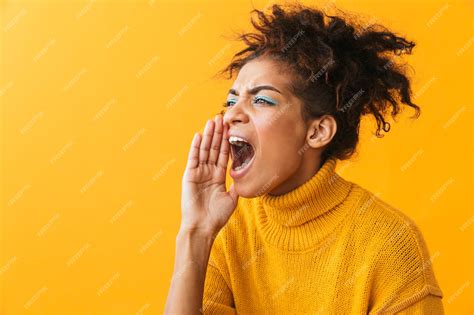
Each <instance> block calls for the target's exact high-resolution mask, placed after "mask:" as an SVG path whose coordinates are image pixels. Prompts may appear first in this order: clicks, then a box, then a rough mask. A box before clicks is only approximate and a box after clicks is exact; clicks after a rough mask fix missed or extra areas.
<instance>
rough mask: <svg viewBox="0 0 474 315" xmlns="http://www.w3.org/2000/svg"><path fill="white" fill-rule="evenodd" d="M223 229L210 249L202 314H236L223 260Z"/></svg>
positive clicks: (225, 264)
mask: <svg viewBox="0 0 474 315" xmlns="http://www.w3.org/2000/svg"><path fill="white" fill-rule="evenodd" d="M224 234H225V228H224V229H223V230H221V231H220V232H219V233H218V235H217V236H216V239H215V240H214V243H213V245H212V248H211V254H210V257H209V263H208V265H207V269H206V279H205V282H204V294H203V306H202V307H203V312H202V313H203V314H224V315H225V314H237V313H236V310H235V306H234V297H233V295H232V291H231V288H230V285H229V284H228V283H229V282H230V277H229V273H228V268H227V263H226V260H225V257H226V255H225V239H224V238H225V235H224Z"/></svg>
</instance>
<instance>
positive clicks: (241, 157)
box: [234, 144, 254, 167]
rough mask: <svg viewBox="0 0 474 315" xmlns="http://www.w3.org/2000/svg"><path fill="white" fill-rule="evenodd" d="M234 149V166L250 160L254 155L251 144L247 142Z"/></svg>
mask: <svg viewBox="0 0 474 315" xmlns="http://www.w3.org/2000/svg"><path fill="white" fill-rule="evenodd" d="M236 151H237V152H236V156H235V160H234V167H238V166H241V165H243V164H244V163H248V162H250V160H251V159H252V157H253V155H254V152H253V148H252V146H251V145H248V144H244V145H243V146H241V147H238V148H237V150H236Z"/></svg>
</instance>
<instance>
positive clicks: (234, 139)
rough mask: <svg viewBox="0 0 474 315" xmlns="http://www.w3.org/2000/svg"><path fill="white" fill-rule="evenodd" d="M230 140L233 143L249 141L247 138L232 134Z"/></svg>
mask: <svg viewBox="0 0 474 315" xmlns="http://www.w3.org/2000/svg"><path fill="white" fill-rule="evenodd" d="M229 142H230V143H231V144H236V145H242V143H239V142H245V143H247V141H246V140H245V139H242V138H240V137H236V136H230V137H229Z"/></svg>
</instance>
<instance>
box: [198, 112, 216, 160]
mask: <svg viewBox="0 0 474 315" xmlns="http://www.w3.org/2000/svg"><path fill="white" fill-rule="evenodd" d="M213 131H214V121H213V120H208V121H207V123H206V127H205V128H204V134H203V138H202V141H201V146H200V147H199V164H205V163H207V159H208V158H209V148H210V147H211V141H212V133H213Z"/></svg>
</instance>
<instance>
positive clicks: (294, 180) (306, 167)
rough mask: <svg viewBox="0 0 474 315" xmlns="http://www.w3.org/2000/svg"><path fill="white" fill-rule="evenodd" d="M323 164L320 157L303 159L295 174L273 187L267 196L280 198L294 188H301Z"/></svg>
mask: <svg viewBox="0 0 474 315" xmlns="http://www.w3.org/2000/svg"><path fill="white" fill-rule="evenodd" d="M315 160H316V162H315ZM323 163H324V161H323V160H322V159H321V157H317V158H316V159H315V158H314V157H312V158H310V159H308V158H303V161H302V162H301V164H300V166H299V168H298V169H297V170H296V172H294V173H293V174H292V175H291V176H290V177H289V178H287V179H286V180H285V181H284V182H283V183H281V184H280V185H278V186H277V187H275V188H274V189H273V190H272V191H270V192H269V193H268V194H269V195H270V196H280V195H284V194H286V193H288V192H290V191H292V190H294V189H295V188H296V187H299V186H301V185H302V184H303V183H306V182H307V181H308V180H309V179H310V178H312V177H313V176H314V175H315V174H316V173H317V172H318V170H319V169H320V168H321V165H322V164H323Z"/></svg>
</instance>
